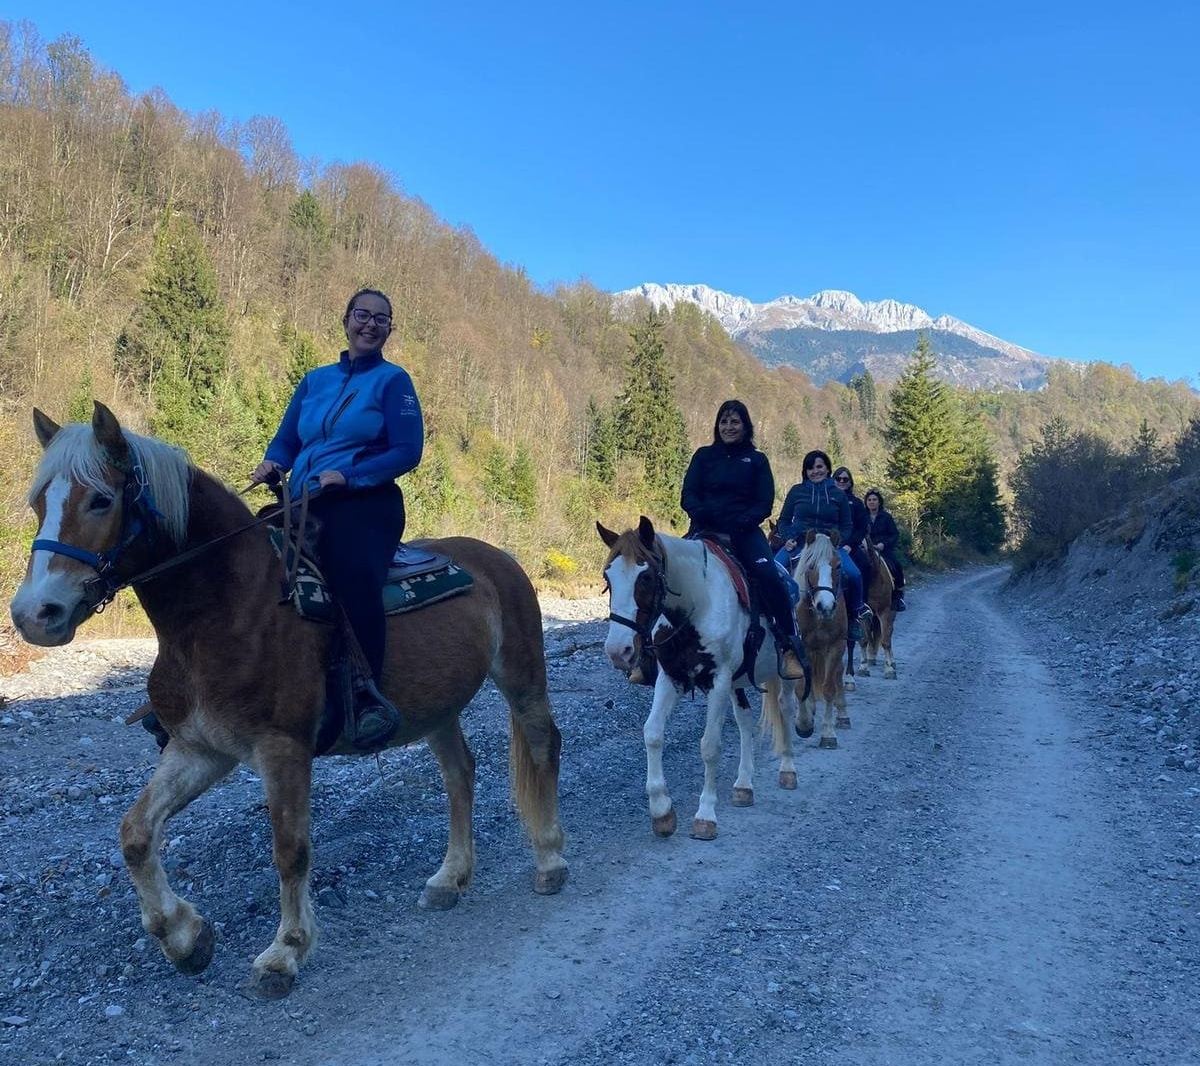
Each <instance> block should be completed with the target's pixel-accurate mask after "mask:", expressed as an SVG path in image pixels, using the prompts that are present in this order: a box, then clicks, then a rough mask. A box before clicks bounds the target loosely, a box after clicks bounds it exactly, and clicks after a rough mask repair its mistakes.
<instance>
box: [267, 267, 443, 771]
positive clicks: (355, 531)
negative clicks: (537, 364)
mask: <svg viewBox="0 0 1200 1066" xmlns="http://www.w3.org/2000/svg"><path fill="white" fill-rule="evenodd" d="M342 326H343V327H344V328H345V331H346V345H347V347H346V350H345V351H344V352H342V354H341V357H340V358H339V359H338V361H337V362H336V363H333V364H330V365H327V366H321V367H317V368H316V369H315V370H310V371H309V372H308V373H307V374H305V375H304V377H303V378H302V379H301V381H300V384H299V385H297V386H296V391H295V393H294V394H293V395H292V399H291V402H290V403H289V404H288V406H287V410H286V411H285V412H284V415H283V420H282V421H281V422H280V424H279V429H278V431H277V432H276V434H275V437H274V439H273V440H272V441H271V443H270V445H269V446H268V447H267V451H266V456H265V458H264V459H263V461H262V462H261V463H259V464H258V466H257V467H255V469H254V473H253V474H252V475H251V477H250V480H251V483H252V484H261V483H263V482H266V481H271V480H274V479H276V478H277V477H278V476H279V473H280V472H281V471H290V474H291V476H290V490H291V497H292V499H293V500H295V499H298V498H299V497H300V495H301V494H302V493H303V491H304V490H305V489H307V490H308V491H309V492H310V493H315V492H318V490H319V495H317V496H316V498H314V499H313V500H312V502H311V506H310V513H311V514H312V515H313V516H314V517H315V518H317V519H318V520H319V522H320V533H319V534H318V540H317V554H318V557H319V559H320V563H321V571H322V573H323V575H324V577H325V581H326V584H327V585H328V586H329V589H330V591H331V592H332V593H333V596H334V598H335V599H336V600H337V601H338V603H339V604H341V607H342V610H343V612H344V614H345V618H346V621H347V622H348V623H349V626H350V629H351V631H352V632H353V634H354V636H355V637H356V638H357V640H358V644H359V646H360V648H361V649H362V652H363V657H364V658H365V659H366V662H367V664H368V665H369V667H370V670H371V675H372V679H373V681H374V685H375V691H373V692H372V691H370V690H369V689H368V690H366V692H365V695H364V696H363V697H356V699H358V704H359V705H358V707H357V708H356V721H357V726H356V730H355V737H356V739H355V743H356V744H357V745H358V746H359V747H361V748H363V749H366V750H373V749H375V748H377V747H380V746H381V745H382V744H384V743H385V742H386V741H387V739H388V738H389V737H390V736H391V734H392V733H393V732H394V731H395V728H396V726H397V725H398V724H399V721H400V719H399V715H398V714H397V712H396V710H395V708H394V707H392V706H391V705H390V704H389V703H388V702H387V701H386V700H385V699H384V698H383V697H382V696H381V695H380V694H379V692H378V688H379V683H380V680H381V675H382V672H383V656H384V645H385V640H386V621H385V618H384V613H383V586H384V583H385V581H386V580H387V571H388V566H389V564H390V563H391V560H392V556H393V555H394V554H395V551H396V545H397V544H398V543H399V541H400V538H401V536H402V535H403V533H404V496H403V494H402V493H401V491H400V486H398V485H397V484H396V478H398V477H399V476H400V475H401V474H406V473H408V471H410V470H412V469H413V468H414V467H416V465H417V464H418V463H419V462H420V461H421V452H422V450H423V448H424V442H425V429H424V422H423V420H422V418H421V405H420V403H419V402H418V400H417V394H416V391H415V390H414V389H413V383H412V378H410V377H409V375H408V371H406V370H405V369H404V368H403V367H401V366H398V365H396V364H395V363H389V362H388V361H387V360H386V359H384V357H383V346H384V345H385V344H387V340H388V337H389V336H390V335H391V332H392V305H391V301H389V300H388V298H387V297H386V296H385V295H384V294H383V293H381V292H379V291H377V290H375V289H360V290H359V291H358V292H356V293H355V294H354V295H353V296H351V297H350V301H349V303H347V304H346V313H345V314H344V315H343V316H342Z"/></svg>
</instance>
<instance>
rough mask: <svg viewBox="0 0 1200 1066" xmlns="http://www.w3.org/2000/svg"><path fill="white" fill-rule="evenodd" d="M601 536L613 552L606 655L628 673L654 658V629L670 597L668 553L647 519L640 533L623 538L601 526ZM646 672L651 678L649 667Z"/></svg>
mask: <svg viewBox="0 0 1200 1066" xmlns="http://www.w3.org/2000/svg"><path fill="white" fill-rule="evenodd" d="M596 531H597V532H598V533H599V534H600V539H601V540H602V541H604V543H605V544H606V545H607V546H608V549H609V552H608V558H607V559H606V560H605V562H604V587H605V588H606V589H607V591H608V607H609V616H608V619H609V626H608V637H607V639H606V640H605V641H604V651H605V654H606V655H607V656H608V658H609V661H610V662H611V663H612V664H613V666H614V667H616V668H617V669H618V670H624V671H626V672H628V671H630V670H633V669H634V668H635V667H636V666H639V665H641V664H642V660H643V659H644V658H646V657H647V656H648V654H649V653H648V652H646V651H645V649H647V648H648V647H649V646H650V644H651V640H650V624H651V623H652V622H653V621H654V620H655V619H656V618H657V617H658V616H659V615H660V614H661V613H662V607H663V599H664V597H665V595H666V569H665V563H664V560H663V555H662V547H661V544H660V542H659V539H658V535H657V534H656V533H655V531H654V524H653V523H652V522H651V521H650V519H649V518H647V517H646V516H645V515H642V518H641V521H640V522H639V523H638V527H637V529H627V530H626V531H625V532H624V533H617V532H615V531H614V530H611V529H607V528H605V527H604V526H603V525H602V524H601V523H599V522H597V523H596ZM647 665H649V664H647ZM642 668H643V672H645V670H646V668H647V666H645V665H644V666H643V667H642Z"/></svg>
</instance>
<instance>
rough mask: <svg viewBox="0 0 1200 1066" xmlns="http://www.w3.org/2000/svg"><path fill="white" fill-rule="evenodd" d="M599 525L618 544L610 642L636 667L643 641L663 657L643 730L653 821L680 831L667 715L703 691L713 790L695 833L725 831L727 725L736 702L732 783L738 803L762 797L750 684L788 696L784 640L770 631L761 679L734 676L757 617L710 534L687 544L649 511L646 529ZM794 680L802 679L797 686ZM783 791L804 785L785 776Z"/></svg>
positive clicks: (616, 660) (758, 666)
mask: <svg viewBox="0 0 1200 1066" xmlns="http://www.w3.org/2000/svg"><path fill="white" fill-rule="evenodd" d="M596 529H597V531H598V532H599V534H600V539H601V540H603V541H604V543H605V544H606V545H607V546H608V548H609V553H608V558H607V560H605V563H604V580H605V585H606V587H607V589H608V595H609V609H610V611H611V613H610V614H609V627H608V638H607V639H606V640H605V642H604V650H605V652H606V653H607V655H608V658H609V660H610V661H611V662H612V664H613V666H615V667H617V668H618V669H621V670H626V671H628V670H630V669H631V668H632V667H633V666H634V665H635V663H636V661H637V659H638V654H639V649H638V645H637V641H636V640H635V637H640V638H641V642H642V646H643V647H649V648H652V649H653V652H654V655H655V658H656V659H657V661H658V667H659V669H658V676H657V679H656V680H655V682H654V697H653V699H652V701H651V705H650V714H649V716H648V717H647V719H646V724H645V727H644V728H643V737H644V739H645V742H646V795H647V797H648V798H649V803H650V825H651V828H652V829H653V831H654V833H655V834H656V835H657V836H662V837H667V836H670V835H671V834H672V833H674V832H675V830H676V828H677V819H676V815H675V808H674V805H673V804H672V801H671V795H670V792H669V791H668V790H667V782H666V779H665V778H664V776H663V765H662V751H663V739H664V735H665V733H666V726H667V719H668V718H669V717H670V715H671V712H672V711H673V710H674V709H675V706H676V704H677V703H678V702H679V697H680V696H681V695H682V694H684V693H688V692H694V691H696V690H699V691H700V692H703V693H704V694H705V696H706V712H705V724H704V735H703V737H702V738H701V740H700V756H701V758H702V759H703V760H704V788H703V790H702V791H701V793H700V805H699V807H698V808H697V810H696V815H695V817H694V818H693V820H692V836H693V837H695V838H696V839H698V840H712V839H713V838H714V837H716V835H717V813H716V802H717V768H718V764H719V763H720V758H721V729H722V726H723V725H724V723H725V710H726V707H727V706H729V705H730V704H731V703H732V705H733V714H734V718H735V719H736V721H737V727H738V734H739V736H740V738H741V758H740V760H739V762H738V773H737V779H736V780H735V781H734V783H733V796H732V802H733V805H734V806H735V807H749V806H751V805H752V804H753V803H754V727H753V723H752V721H751V716H750V702H749V700H748V699H747V698H746V694H745V689H746V687H747V686H749V685H750V684H751V682H752V681H753V683H755V684H757V685H759V686H760V687H765V688H766V690H767V692H768V694H769V695H768V698H774V699H776V700H778V699H780V698H786V697H785V696H784V697H781V689H782V687H783V685H784V682H783V681H781V680H780V678H779V676H778V673H777V670H776V656H775V642H774V640H773V639H772V637H771V634H770V631H769V629H768V631H767V633H766V637H765V639H764V642H763V645H762V647H761V648H760V649H759V651H758V655H757V658H756V661H755V670H754V678H753V679H748V678H747V677H746V676H745V675H744V674H743V675H742V676H740V677H737V678H735V677H734V675H735V674H736V673H738V667H739V666H740V665H741V663H742V660H743V650H744V647H745V641H746V633H747V630H748V629H749V628H750V621H751V620H750V614H749V612H748V611H747V610H746V609H745V608H744V607H743V606H742V604H741V603H740V601H739V598H738V592H737V588H736V587H735V585H734V583H733V579H732V578H731V577H730V574H729V570H728V569H727V568H726V566H725V565H724V563H722V562H721V561H720V560H719V559H718V558H716V556H714V555H713V553H712V552H711V551H710V550H709V548H708V546H707V545H706V544H705V542H704V541H702V540H681V539H680V538H679V537H671V536H666V535H665V534H662V533H657V532H655V529H654V525H653V524H652V523H651V521H650V519H649V518H646V517H645V516H644V515H643V516H642V519H641V521H640V523H639V524H638V527H637V529H629V530H626V531H625V532H624V533H616V532H614V531H613V530H611V529H606V528H605V527H604V526H603V525H601V524H600V523H599V522H597V523H596ZM793 684H794V683H793ZM781 784H782V785H783V787H785V788H787V787H791V788H794V787H795V781H794V780H793V782H792V783H791V785H788V784H786V783H785V782H782V781H781Z"/></svg>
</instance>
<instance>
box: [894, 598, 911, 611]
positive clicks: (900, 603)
mask: <svg viewBox="0 0 1200 1066" xmlns="http://www.w3.org/2000/svg"><path fill="white" fill-rule="evenodd" d="M892 610H894V611H895V612H896V613H897V614H899V613H900V612H901V611H907V610H908V604H907V603H905V602H904V597H903V596H897V597H896V598H895V599H894V600H893V601H892Z"/></svg>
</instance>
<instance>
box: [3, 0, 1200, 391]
mask: <svg viewBox="0 0 1200 1066" xmlns="http://www.w3.org/2000/svg"><path fill="white" fill-rule="evenodd" d="M964 9H968V10H964ZM1198 10H1200V5H1197V4H1195V3H1190V2H1188V0H1170V2H1163V0H1142V2H1140V3H1131V2H1129V0H1122V2H1120V3H1115V2H1112V0H1090V2H1086V3H1084V2H1076V0H1038V2H1037V3H1031V2H1028V0H1004V2H993V3H989V2H986V0H985V2H983V3H980V4H963V3H961V0H959V2H955V3H950V2H948V0H931V2H928V3H921V2H918V3H915V4H897V3H895V2H894V0H891V2H883V0H865V2H861V3H848V4H844V5H841V6H840V7H838V6H836V5H830V4H815V3H803V2H802V0H790V2H786V0H777V2H766V0H738V2H736V3H735V2H732V0H728V2H727V0H689V2H677V0H661V2H659V0H596V2H593V3H576V2H571V0H554V2H543V0H534V2H525V3H523V2H520V0H512V2H509V3H497V2H495V0H486V2H485V0H460V2H455V0H443V2H433V0H429V2H424V0H422V2H411V3H387V2H381V3H378V4H375V5H343V4H335V3H330V2H325V3H312V2H309V0H296V2H293V3H289V4H262V3H259V4H255V3H247V2H244V0H243V2H241V3H230V2H229V0H208V2H206V3H203V4H180V5H175V4H160V3H154V4H150V3H142V4H121V3H103V2H99V3H98V2H96V0H89V2H81V0H55V2H53V3H47V2H46V0H36V2H35V0H10V2H9V3H7V4H6V5H5V10H4V11H3V12H2V13H0V17H3V18H5V19H8V20H11V21H20V20H22V19H28V20H29V21H31V22H32V23H34V25H36V26H37V28H38V30H39V31H40V32H41V34H42V36H43V37H44V38H45V39H46V40H52V39H54V38H56V37H58V36H59V35H61V34H64V33H68V34H74V35H75V36H77V37H79V38H80V39H81V40H82V42H83V45H84V47H85V48H86V49H87V50H88V51H89V52H90V53H91V54H92V56H93V57H94V58H95V59H96V60H97V61H98V62H99V63H101V64H102V65H103V66H105V67H108V68H110V69H112V70H114V71H116V72H117V73H118V74H120V75H121V76H122V77H123V78H124V80H125V82H126V84H127V85H128V86H129V88H130V90H131V91H133V92H141V91H144V90H147V89H150V88H152V87H160V88H162V89H163V90H164V91H165V92H166V93H167V95H168V96H169V97H170V98H171V99H172V100H173V101H174V102H175V104H176V105H177V106H179V107H181V108H183V109H185V110H187V111H190V112H200V111H207V110H217V111H219V112H221V113H222V114H223V115H224V116H226V117H227V118H230V119H235V120H244V119H248V118H250V117H252V116H255V115H272V116H277V117H278V118H280V119H281V120H282V121H283V122H284V124H285V125H286V126H287V127H288V129H289V130H290V132H291V135H292V139H293V144H294V147H295V149H296V151H297V153H298V154H299V155H300V156H301V157H316V158H318V159H319V160H320V161H321V162H325V163H328V162H332V161H336V160H340V161H353V160H369V161H372V162H375V163H377V164H379V165H381V166H383V167H384V168H385V169H387V170H388V171H389V172H391V173H392V174H393V175H394V177H395V179H396V181H397V184H398V185H399V187H400V188H402V189H403V190H404V191H405V192H406V193H409V194H411V195H415V196H419V197H420V198H421V199H422V200H424V201H425V202H426V203H427V204H428V205H429V206H430V207H431V208H432V209H433V210H434V211H435V212H436V213H437V214H438V215H439V216H441V217H442V218H444V219H446V220H447V221H448V222H450V223H453V224H455V225H466V226H470V227H471V228H472V229H473V230H474V231H475V233H476V234H477V235H478V237H479V239H480V240H481V241H482V242H483V244H484V245H485V246H486V247H487V248H488V249H489V250H490V251H491V252H492V253H493V254H495V255H496V256H498V257H499V258H500V259H501V260H503V261H504V262H507V263H511V264H514V265H518V264H519V265H522V266H524V268H525V269H526V271H527V273H528V275H529V276H530V278H531V279H532V280H534V281H535V282H537V283H538V284H540V285H550V284H552V283H554V282H558V281H565V282H571V281H575V280H578V279H579V278H581V277H585V278H587V279H588V280H590V281H591V282H593V283H594V284H596V285H598V286H600V287H601V288H604V289H621V288H628V287H630V286H633V285H636V284H638V283H640V282H643V281H658V282H689V283H691V282H702V283H705V284H708V285H711V286H712V287H714V288H717V289H723V290H725V291H727V292H731V293H735V294H737V295H740V296H746V297H749V298H750V299H752V300H754V301H759V302H761V301H765V300H769V299H772V298H774V297H776V296H779V295H782V294H784V293H791V294H795V295H801V296H804V295H808V294H810V293H812V292H815V291H817V290H819V289H826V288H837V289H849V290H851V291H852V292H855V293H857V294H858V295H859V296H860V297H861V298H863V299H867V300H879V299H884V298H887V297H892V298H895V299H898V300H902V301H905V302H908V303H914V304H918V305H919V306H921V307H924V308H925V309H926V310H927V311H929V312H930V313H932V314H934V315H937V314H942V313H945V314H952V315H955V316H956V317H958V318H961V319H964V320H965V321H967V322H970V323H971V324H972V325H975V326H978V327H979V328H981V329H985V330H988V331H989V332H992V333H995V334H997V335H999V336H1001V337H1003V338H1004V339H1006V340H1009V341H1013V342H1014V343H1017V344H1021V345H1024V346H1026V347H1029V348H1033V349H1034V350H1036V351H1039V352H1042V353H1044V354H1046V355H1052V356H1059V357H1062V358H1069V359H1084V360H1091V359H1102V360H1106V361H1108V362H1113V363H1117V364H1121V363H1128V364H1130V365H1131V366H1133V367H1134V369H1135V370H1137V371H1138V373H1139V374H1141V375H1142V376H1143V377H1166V378H1168V379H1172V380H1173V379H1177V378H1187V379H1189V380H1190V381H1191V382H1192V383H1193V384H1197V383H1200V345H1198V343H1197V333H1198V331H1200V317H1198V315H1197V309H1198V308H1200V78H1198V77H1197V74H1196V71H1197V68H1198V60H1197V58H1196V46H1197V42H1198V41H1200V15H1198V14H1197V11H1198Z"/></svg>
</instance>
